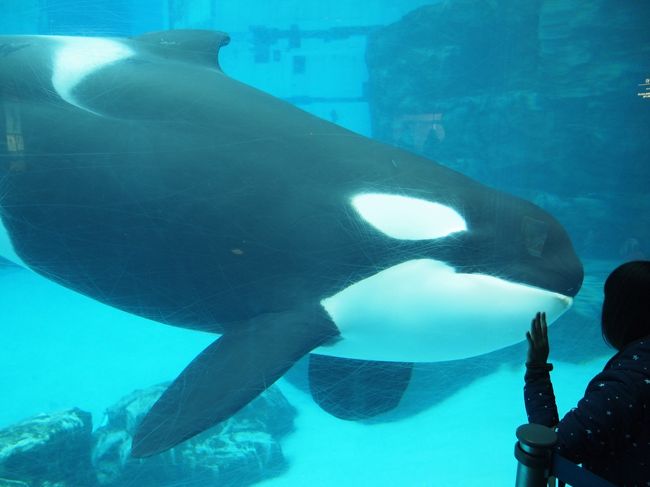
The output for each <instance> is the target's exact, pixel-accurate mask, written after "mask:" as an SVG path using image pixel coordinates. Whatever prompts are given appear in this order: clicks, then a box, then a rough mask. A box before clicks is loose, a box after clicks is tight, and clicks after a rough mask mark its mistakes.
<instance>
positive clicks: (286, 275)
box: [0, 31, 582, 456]
mask: <svg viewBox="0 0 650 487" xmlns="http://www.w3.org/2000/svg"><path fill="white" fill-rule="evenodd" d="M227 42H228V37H227V35H225V34H222V33H214V32H201V31H171V32H165V33H153V34H147V35H145V36H141V37H138V38H134V39H109V38H92V39H91V38H71V37H51V36H8V37H0V96H1V98H0V100H1V101H2V110H3V112H4V113H3V114H1V115H2V117H1V118H0V123H2V125H1V127H0V128H1V129H2V132H3V135H4V137H3V144H2V145H0V170H1V172H0V211H1V213H0V215H1V217H2V218H1V222H2V224H1V226H0V253H1V254H2V255H3V256H4V257H7V258H9V259H10V260H12V261H14V262H16V263H19V264H21V265H23V266H25V267H28V268H30V269H32V270H34V271H36V272H37V273H39V274H41V275H43V276H45V277H47V278H49V279H52V280H54V281H56V282H59V283H60V284H62V285H64V286H66V287H68V288H70V289H73V290H75V291H78V292H81V293H83V294H85V295H88V296H90V297H92V298H94V299H96V300H98V301H101V302H104V303H106V304H109V305H111V306H115V307H118V308H120V309H123V310H126V311H128V312H131V313H134V314H137V315H140V316H144V317H147V318H150V319H153V320H156V321H159V322H161V323H166V324H171V325H175V326H182V327H187V328H194V329H199V330H203V331H209V332H214V333H219V334H221V335H222V336H221V337H220V338H218V339H217V340H216V341H215V342H214V343H213V344H212V345H210V346H209V347H208V348H207V349H206V350H205V351H204V352H202V353H201V354H200V355H199V356H198V357H197V358H196V359H195V360H194V361H193V362H192V363H191V364H190V365H188V367H187V368H186V369H185V370H184V371H183V372H182V374H181V375H180V376H179V377H178V378H177V379H176V381H174V383H173V384H172V385H171V386H170V388H169V389H168V391H167V392H166V393H165V394H164V395H163V397H162V398H161V399H160V400H159V401H158V403H156V405H155V406H154V407H153V408H152V410H151V412H150V413H149V414H148V415H147V416H146V418H145V419H144V421H143V423H142V424H141V426H140V428H139V431H138V434H137V435H136V437H135V438H134V442H133V450H132V454H133V455H134V456H148V455H152V454H155V453H158V452H160V451H163V450H165V449H168V448H170V447H172V446H174V445H175V444H177V443H179V442H181V441H183V440H185V439H187V438H189V437H191V436H193V435H195V434H197V433H199V432H200V431H202V430H204V429H206V428H207V427H209V426H211V425H213V424H215V423H216V422H218V421H221V420H223V419H225V418H227V417H229V416H230V415H231V414H233V413H234V412H236V411H237V410H238V409H239V408H241V407H242V406H243V405H245V404H246V403H247V402H249V401H250V400H251V399H253V398H254V397H255V396H256V395H257V394H259V393H260V392H261V391H263V390H264V389H265V388H266V387H267V386H268V385H269V384H271V383H273V382H274V381H275V380H276V379H277V378H278V377H280V376H281V375H282V374H283V373H284V372H285V371H286V370H287V369H288V368H289V367H290V366H291V365H292V364H293V363H294V362H295V361H296V360H298V359H299V358H300V357H302V356H304V355H305V354H308V353H310V352H315V353H318V354H320V355H331V356H334V357H341V358H349V359H360V360H370V361H373V360H376V361H385V362H391V361H392V362H414V361H439V360H450V359H454V358H464V357H470V356H474V355H478V354H481V353H485V352H487V351H491V350H495V349H497V348H501V347H504V346H506V345H509V344H512V343H515V342H517V341H520V339H521V337H522V336H523V330H524V327H525V326H526V324H527V319H528V317H529V316H530V315H531V314H532V313H533V312H535V311H536V310H537V309H546V310H547V312H548V315H549V317H550V318H551V319H555V318H557V317H558V316H559V315H560V314H561V313H562V312H563V311H564V310H566V309H567V308H568V306H569V305H570V302H571V297H573V296H574V295H575V294H576V293H577V292H578V290H579V288H580V285H581V282H582V266H581V264H580V261H579V260H578V258H577V256H576V255H575V252H574V250H573V247H572V245H571V242H570V240H569V238H568V236H567V234H566V232H565V231H564V229H563V228H562V227H561V226H560V225H559V223H558V222H557V221H556V220H555V219H554V218H553V217H552V216H550V215H548V214H547V213H545V212H544V211H542V210H541V209H540V208H538V207H536V206H535V205H533V204H531V203H528V202H526V201H524V200H521V199H518V198H516V197H513V196H510V195H507V194H505V193H502V192H500V191H496V190H493V189H490V188H487V187H485V186H483V185H481V184H479V183H478V182H475V181H473V180H471V179H469V178H467V177H465V176H463V175H461V174H459V173H457V172H455V171H452V170H450V169H447V168H445V167H443V166H441V165H439V164H436V163H435V162H432V161H429V160H426V159H423V158H421V157H418V156H416V155H414V154H411V153H408V152H405V151H403V150H399V149H397V148H393V147H390V146H387V145H384V144H381V143H378V142H376V141H373V140H370V139H367V138H364V137H362V136H359V135H357V134H354V133H352V132H349V131H347V130H345V129H343V128H341V127H338V126H336V125H333V124H330V123H328V122H325V121H323V120H320V119H318V118H316V117H313V116H311V115H308V114H306V113H304V112H302V111H300V110H299V109H297V108H294V107H292V106H290V105H288V104H286V103H284V102H282V101H280V100H277V99H275V98H273V97H271V96H269V95H266V94H264V93H262V92H260V91H258V90H255V89H253V88H251V87H249V86H246V85H244V84H242V83H239V82H237V81H236V80H234V79H232V78H229V77H228V76H226V75H225V74H224V73H223V72H222V71H221V70H220V69H219V67H218V64H217V58H218V50H219V48H220V47H222V46H223V45H225V44H227ZM406 380H408V378H407V379H406Z"/></svg>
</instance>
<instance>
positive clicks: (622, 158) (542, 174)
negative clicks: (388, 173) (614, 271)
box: [367, 0, 650, 257]
mask: <svg viewBox="0 0 650 487" xmlns="http://www.w3.org/2000/svg"><path fill="white" fill-rule="evenodd" d="M648 19H650V4H648V3H647V2H641V3H639V2H633V3H626V4H620V2H615V1H613V0H597V1H594V2H589V3H588V4H585V3H583V2H554V1H548V0H535V1H530V2H523V3H522V2H517V1H515V0H499V1H497V2H482V3H477V2H471V1H470V0H449V1H445V2H440V3H437V4H435V5H431V6H425V7H422V8H420V9H418V10H415V11H413V12H411V13H410V14H408V15H406V16H405V17H404V18H403V19H402V20H401V21H399V22H397V23H395V24H392V25H390V26H387V27H386V28H384V29H381V30H379V31H377V32H376V33H375V34H374V35H373V36H371V38H370V39H369V42H368V52H367V63H368V68H369V84H368V94H369V97H370V105H371V112H372V113H371V115H372V123H373V132H374V136H375V137H377V138H379V139H381V140H384V141H386V142H389V143H393V144H398V145H400V146H402V147H405V148H407V149H410V150H413V151H415V152H419V153H422V154H425V155H426V156H428V157H431V158H432V159H434V160H437V161H439V162H442V163H443V164H445V165H447V166H449V167H451V168H453V169H457V170H459V171H461V172H463V173H465V174H468V175H470V176H472V177H475V178H477V179H478V180H480V181H482V182H484V183H487V184H490V185H493V186H497V187H501V188H507V189H508V190H509V191H511V192H512V191H515V192H516V193H518V194H526V195H530V192H531V191H539V190H543V191H544V193H545V194H544V195H540V199H541V201H540V203H541V204H542V207H544V208H545V209H548V210H550V211H551V212H553V213H554V215H555V216H556V217H558V218H559V220H560V221H562V222H563V223H564V224H566V225H567V227H568V229H569V231H570V233H571V235H572V239H573V241H574V243H576V245H577V247H578V250H579V251H580V252H581V253H584V252H588V253H589V254H590V255H592V256H606V255H607V251H609V250H610V249H612V248H614V249H617V248H619V247H620V246H621V245H622V244H623V243H624V242H625V241H626V240H627V239H629V238H635V239H638V240H639V241H640V242H641V243H642V245H644V248H645V249H646V251H647V249H649V248H650V247H648V246H649V245H650V228H647V227H646V228H638V215H639V214H640V213H642V212H643V211H647V208H648V205H649V204H650V199H649V198H648V196H647V194H646V193H647V190H646V188H645V185H646V184H647V181H648V179H649V178H650V165H648V164H647V154H648V153H649V152H650V138H649V137H647V134H646V132H647V127H648V126H649V125H650V103H648V100H643V99H641V98H640V97H639V96H637V91H639V88H638V84H640V83H643V82H644V80H645V79H646V78H648V76H650V71H648V69H650V66H649V65H648V61H647V59H648V58H649V56H650V30H649V29H647V24H648ZM544 200H546V201H550V200H564V201H566V202H567V204H566V205H565V207H564V208H556V207H554V206H557V205H551V206H550V207H549V206H544V205H543V202H544ZM595 200H598V201H595ZM603 207H605V208H606V210H605V211H606V212H607V214H606V215H605V217H606V218H607V219H606V220H602V219H601V218H602V217H603ZM603 221H609V222H615V227H616V228H612V227H611V226H604V225H602V222H603ZM609 257H611V254H610V255H609Z"/></svg>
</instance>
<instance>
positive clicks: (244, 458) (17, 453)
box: [0, 384, 296, 487]
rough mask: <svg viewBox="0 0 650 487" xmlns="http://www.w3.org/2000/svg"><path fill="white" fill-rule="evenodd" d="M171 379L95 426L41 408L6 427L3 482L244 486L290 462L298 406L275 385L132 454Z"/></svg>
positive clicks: (0, 446) (28, 486)
mask: <svg viewBox="0 0 650 487" xmlns="http://www.w3.org/2000/svg"><path fill="white" fill-rule="evenodd" d="M166 387H167V384H160V385H156V386H153V387H150V388H148V389H143V390H138V391H135V392H133V393H131V394H129V395H128V396H126V397H124V398H122V399H120V400H119V401H118V402H117V403H116V404H114V405H112V406H111V407H109V408H108V409H107V411H106V418H105V421H104V424H103V425H102V426H100V427H99V428H98V429H97V430H96V431H95V432H94V433H93V432H92V418H91V415H90V413H88V412H85V411H81V410H79V409H71V410H68V411H63V412H57V413H50V414H41V415H38V416H35V417H33V418H30V419H28V420H26V421H23V422H21V423H18V424H16V425H13V426H10V427H8V428H5V429H2V430H0V487H92V486H102V487H122V486H127V485H129V486H132V485H138V487H154V486H155V487H160V486H161V485H183V484H185V483H186V482H187V481H188V480H189V479H191V481H192V485H220V486H231V487H243V486H248V485H251V484H254V483H255V482H258V481H260V480H263V479H265V478H269V477H273V476H275V475H278V474H279V473H281V472H282V471H284V469H286V467H287V463H286V460H285V458H284V456H283V453H282V448H281V446H280V443H279V440H280V438H281V437H282V436H284V435H285V434H287V433H289V432H290V431H292V430H293V427H294V425H293V421H294V418H295V415H296V410H295V408H294V407H293V406H291V404H289V402H288V401H287V399H286V398H285V397H284V395H283V394H282V393H281V392H280V390H279V389H278V388H277V387H270V388H269V389H267V390H266V392H264V393H263V394H262V395H261V396H259V397H258V398H257V399H255V400H254V401H253V402H251V403H250V404H249V405H248V406H246V407H245V408H243V409H242V410H241V411H239V412H238V413H237V414H235V415H234V416H233V417H231V418H230V419H229V420H227V421H224V422H222V423H219V424H218V425H217V426H215V427H214V428H212V429H210V430H208V431H205V432H203V433H202V434H200V435H199V436H196V437H195V438H193V439H191V440H189V441H187V442H185V443H183V444H181V445H180V446H178V447H176V448H174V449H172V450H170V451H167V452H165V453H163V454H161V455H157V456H154V457H151V458H147V459H143V460H140V459H133V458H131V457H130V449H131V438H132V435H133V433H134V431H135V428H136V426H137V424H138V423H139V421H140V420H141V419H142V418H143V417H144V415H145V413H146V412H147V411H148V410H149V408H150V407H151V405H152V404H153V403H154V402H155V401H156V400H157V399H158V397H159V396H160V395H161V394H162V393H163V391H164V390H165V388H166Z"/></svg>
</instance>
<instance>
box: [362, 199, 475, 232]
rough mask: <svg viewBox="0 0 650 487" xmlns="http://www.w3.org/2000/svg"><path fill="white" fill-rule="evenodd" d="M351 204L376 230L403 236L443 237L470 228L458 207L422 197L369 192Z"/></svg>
mask: <svg viewBox="0 0 650 487" xmlns="http://www.w3.org/2000/svg"><path fill="white" fill-rule="evenodd" d="M352 205H353V206H354V208H355V209H356V210H357V211H358V212H359V214H360V215H361V216H362V217H363V218H364V219H365V220H366V221H367V222H368V223H370V224H371V225H372V226H373V227H375V228H376V229H377V230H379V231H381V232H383V233H385V234H386V235H388V236H389V237H393V238H398V239H402V240H427V239H434V238H442V237H446V236H447V235H450V234H452V233H456V232H462V231H465V230H467V225H466V224H465V220H464V219H463V217H461V216H460V215H459V214H458V212H457V211H455V210H454V209H452V208H449V207H448V206H445V205H441V204H440V203H433V202H431V201H427V200H423V199H419V198H411V197H408V196H400V195H396V194H381V193H368V194H361V195H358V196H355V197H354V198H352Z"/></svg>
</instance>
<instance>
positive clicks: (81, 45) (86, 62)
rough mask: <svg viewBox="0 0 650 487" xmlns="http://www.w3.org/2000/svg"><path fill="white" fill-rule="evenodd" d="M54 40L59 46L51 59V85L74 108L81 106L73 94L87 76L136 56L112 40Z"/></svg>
mask: <svg viewBox="0 0 650 487" xmlns="http://www.w3.org/2000/svg"><path fill="white" fill-rule="evenodd" d="M54 38H55V39H56V40H57V41H59V42H60V43H61V45H60V46H59V48H58V49H57V51H56V53H55V55H54V59H53V64H54V65H53V73H52V85H53V86H54V89H55V90H56V92H57V93H58V94H59V96H60V97H61V98H63V99H64V100H65V101H67V102H68V103H71V104H72V105H76V106H80V105H79V103H78V102H77V101H76V100H75V99H74V97H73V95H72V91H73V90H74V88H75V86H77V85H78V84H79V83H80V82H81V81H82V80H83V79H84V78H85V77H86V76H88V75H89V74H91V73H92V72H93V71H96V70H98V69H100V68H102V67H103V66H106V65H108V64H111V63H114V62H116V61H120V60H122V59H126V58H128V57H131V56H133V55H134V54H135V53H134V52H133V51H132V50H131V49H130V48H129V47H128V46H125V45H124V44H122V43H120V42H119V41H114V40H111V39H93V38H88V37H84V38H76V37H65V36H62V37H54ZM80 108H83V107H80Z"/></svg>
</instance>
